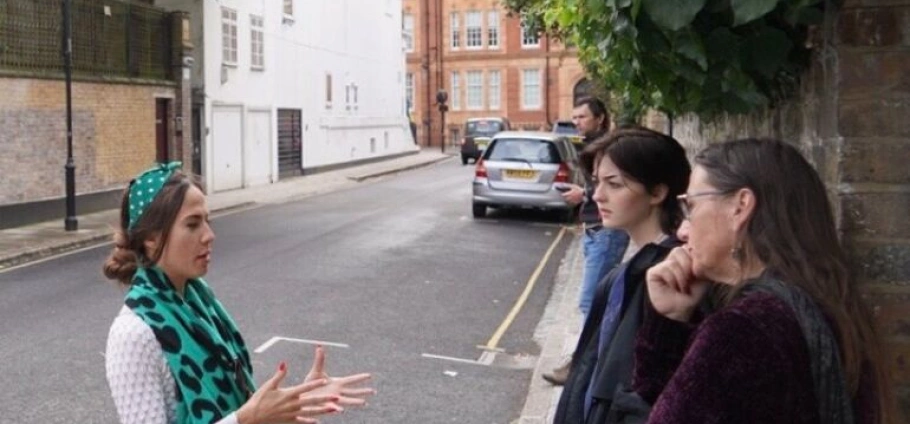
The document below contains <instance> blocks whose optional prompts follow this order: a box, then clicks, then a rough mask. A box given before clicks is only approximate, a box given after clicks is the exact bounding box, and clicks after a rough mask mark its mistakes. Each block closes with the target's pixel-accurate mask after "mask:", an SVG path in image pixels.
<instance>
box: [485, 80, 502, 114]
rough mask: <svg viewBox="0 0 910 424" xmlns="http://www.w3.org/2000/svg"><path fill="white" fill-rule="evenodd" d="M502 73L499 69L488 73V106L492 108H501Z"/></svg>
mask: <svg viewBox="0 0 910 424" xmlns="http://www.w3.org/2000/svg"><path fill="white" fill-rule="evenodd" d="M500 75H501V74H500V73H499V71H489V72H488V73H487V108H488V109H490V110H499V96H500V93H501V90H502V88H501V87H502V82H501V81H500V78H502V77H501V76H500Z"/></svg>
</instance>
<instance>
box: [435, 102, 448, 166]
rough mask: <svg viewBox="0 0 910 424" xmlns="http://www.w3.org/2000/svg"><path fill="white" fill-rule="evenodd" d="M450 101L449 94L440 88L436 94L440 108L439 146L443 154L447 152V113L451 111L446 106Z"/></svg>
mask: <svg viewBox="0 0 910 424" xmlns="http://www.w3.org/2000/svg"><path fill="white" fill-rule="evenodd" d="M448 100H449V94H448V93H446V91H445V89H442V88H440V89H439V91H437V92H436V104H437V105H438V107H439V116H440V125H439V144H440V146H441V148H442V153H445V152H446V112H448V110H449V106H448V105H446V101H448Z"/></svg>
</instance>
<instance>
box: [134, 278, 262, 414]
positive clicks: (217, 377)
mask: <svg viewBox="0 0 910 424" xmlns="http://www.w3.org/2000/svg"><path fill="white" fill-rule="evenodd" d="M125 303H126V306H128V307H129V308H130V309H132V311H133V312H134V313H135V314H136V315H138V316H139V317H140V318H142V320H143V321H145V323H146V324H148V325H149V327H151V328H152V331H153V332H154V333H155V338H156V339H157V340H158V343H160V344H161V348H162V350H164V356H165V358H166V359H167V363H168V366H169V367H170V369H171V374H172V375H173V376H174V380H175V381H176V382H177V401H178V407H177V422H178V423H180V424H190V423H192V424H196V423H206V424H209V423H213V422H216V421H218V420H220V419H222V418H223V417H224V416H226V415H228V414H230V413H231V412H234V411H236V410H237V409H238V408H240V406H241V405H243V403H244V402H246V401H247V399H249V397H250V395H251V394H252V392H253V391H254V390H255V388H254V387H253V384H254V383H253V376H252V372H253V370H252V366H251V364H250V355H249V352H247V349H246V345H245V344H244V343H243V339H242V338H241V337H240V332H239V331H237V327H236V325H234V321H233V320H232V319H231V316H230V315H228V313H227V311H226V310H225V309H224V307H223V306H222V305H221V303H220V302H218V300H217V299H216V298H215V295H214V293H212V290H211V289H210V288H209V287H208V286H207V285H206V284H205V282H204V281H203V280H202V279H201V278H197V279H191V280H188V281H187V284H186V288H185V289H184V293H183V297H182V298H181V297H180V296H179V295H178V293H177V291H176V290H175V289H174V286H173V285H172V284H171V282H170V280H168V278H167V276H166V275H165V274H164V272H162V271H161V269H159V268H157V267H150V268H139V269H138V270H137V271H136V275H135V276H133V280H132V286H131V287H130V289H129V291H128V292H127V294H126V301H125Z"/></svg>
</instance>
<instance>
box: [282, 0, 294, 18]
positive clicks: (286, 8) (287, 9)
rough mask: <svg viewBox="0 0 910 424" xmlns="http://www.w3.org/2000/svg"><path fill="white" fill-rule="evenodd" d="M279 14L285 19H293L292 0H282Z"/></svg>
mask: <svg viewBox="0 0 910 424" xmlns="http://www.w3.org/2000/svg"><path fill="white" fill-rule="evenodd" d="M281 14H282V15H284V19H286V20H287V19H290V20H294V0H284V1H283V2H282V3H281Z"/></svg>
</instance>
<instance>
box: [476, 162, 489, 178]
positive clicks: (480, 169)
mask: <svg viewBox="0 0 910 424" xmlns="http://www.w3.org/2000/svg"><path fill="white" fill-rule="evenodd" d="M474 177H475V178H486V177H487V167H486V165H484V164H483V159H478V160H477V167H475V168H474Z"/></svg>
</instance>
